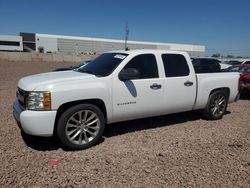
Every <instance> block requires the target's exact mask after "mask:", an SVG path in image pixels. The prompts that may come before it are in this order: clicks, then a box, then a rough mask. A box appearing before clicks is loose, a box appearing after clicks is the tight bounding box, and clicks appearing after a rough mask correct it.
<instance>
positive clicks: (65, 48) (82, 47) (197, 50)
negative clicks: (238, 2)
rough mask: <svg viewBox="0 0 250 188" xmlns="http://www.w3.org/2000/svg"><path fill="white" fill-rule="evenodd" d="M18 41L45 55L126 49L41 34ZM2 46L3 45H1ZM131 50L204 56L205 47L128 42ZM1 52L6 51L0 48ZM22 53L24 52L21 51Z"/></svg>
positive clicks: (119, 43)
mask: <svg viewBox="0 0 250 188" xmlns="http://www.w3.org/2000/svg"><path fill="white" fill-rule="evenodd" d="M17 38H18V40H22V42H20V44H21V43H23V44H22V45H23V46H22V45H21V46H20V48H23V50H24V51H36V52H39V51H41V49H42V51H43V52H45V53H63V54H76V55H78V54H100V53H103V52H106V51H112V50H121V49H124V48H125V45H124V40H116V39H104V38H92V37H76V36H64V35H50V34H39V33H23V32H22V33H20V36H17ZM0 44H1V43H0ZM127 47H128V48H129V49H165V50H177V51H186V52H188V53H189V54H190V55H191V56H204V54H205V46H201V45H189V44H174V43H158V42H144V41H127ZM0 50H4V49H2V48H1V46H0ZM20 51H22V50H20Z"/></svg>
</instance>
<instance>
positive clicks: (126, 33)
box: [125, 22, 129, 51]
mask: <svg viewBox="0 0 250 188" xmlns="http://www.w3.org/2000/svg"><path fill="white" fill-rule="evenodd" d="M128 35H129V29H128V22H126V25H125V51H127V50H129V49H128V47H127V41H128Z"/></svg>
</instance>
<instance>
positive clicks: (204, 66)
mask: <svg viewBox="0 0 250 188" xmlns="http://www.w3.org/2000/svg"><path fill="white" fill-rule="evenodd" d="M191 60H192V63H193V66H194V70H195V72H196V73H211V72H221V66H220V63H221V61H219V60H217V59H213V58H191Z"/></svg>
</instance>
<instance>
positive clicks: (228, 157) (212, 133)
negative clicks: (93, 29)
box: [0, 61, 250, 187]
mask: <svg viewBox="0 0 250 188" xmlns="http://www.w3.org/2000/svg"><path fill="white" fill-rule="evenodd" d="M68 65H69V64H66V63H30V62H19V63H17V62H16V63H14V62H5V61H0V162H1V165H0V187H66V186H68V187H100V186H101V187H124V186H126V187H127V186H128V187H250V100H249V99H250V97H249V96H245V97H244V98H243V99H241V100H239V101H238V102H237V103H233V104H230V105H229V107H228V112H227V114H226V115H225V116H224V118H223V119H222V120H218V121H205V120H202V119H201V118H200V115H199V113H198V112H187V113H180V114H174V115H167V116H162V117H155V118H147V119H142V120H136V121H129V122H123V123H119V124H113V125H109V126H107V127H106V130H105V133H104V137H103V139H102V140H101V142H100V143H99V144H98V145H96V146H94V147H92V148H90V149H87V150H83V151H76V152H70V151H65V150H63V149H62V147H61V144H60V143H59V142H58V140H57V139H55V138H38V137H31V136H27V135H22V134H21V132H20V130H19V128H18V127H17V125H16V122H15V120H14V118H13V117H12V102H13V100H14V99H15V91H16V84H17V81H18V80H19V79H20V78H21V77H23V76H25V75H29V74H34V73H39V72H45V71H49V70H52V69H54V68H56V67H64V66H68Z"/></svg>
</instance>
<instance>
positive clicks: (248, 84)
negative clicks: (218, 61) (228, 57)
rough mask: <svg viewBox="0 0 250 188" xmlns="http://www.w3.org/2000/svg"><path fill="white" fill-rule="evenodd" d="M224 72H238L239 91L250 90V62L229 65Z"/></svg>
mask: <svg viewBox="0 0 250 188" xmlns="http://www.w3.org/2000/svg"><path fill="white" fill-rule="evenodd" d="M224 71H225V72H239V73H240V84H239V87H240V91H241V92H242V91H244V90H248V91H250V64H241V65H234V66H230V67H228V68H227V69H225V70H224Z"/></svg>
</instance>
